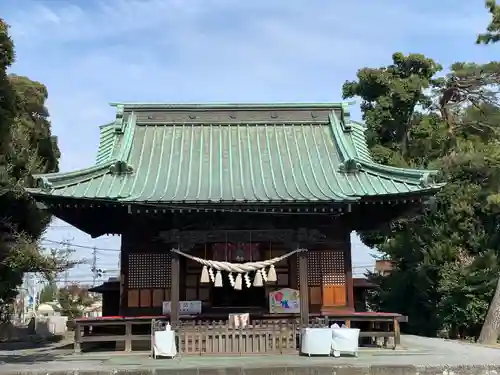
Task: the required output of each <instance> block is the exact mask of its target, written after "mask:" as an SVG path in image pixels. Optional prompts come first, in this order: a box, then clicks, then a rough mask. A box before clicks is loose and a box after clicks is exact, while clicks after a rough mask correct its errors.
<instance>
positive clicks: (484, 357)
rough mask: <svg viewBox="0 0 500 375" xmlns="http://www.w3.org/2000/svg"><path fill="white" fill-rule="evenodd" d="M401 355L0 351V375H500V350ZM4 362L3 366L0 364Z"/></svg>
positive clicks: (438, 347)
mask: <svg viewBox="0 0 500 375" xmlns="http://www.w3.org/2000/svg"><path fill="white" fill-rule="evenodd" d="M402 344H403V345H402V347H403V348H402V349H400V350H395V351H393V350H388V349H385V350H380V349H366V350H362V351H360V354H359V357H358V358H353V357H341V358H333V357H311V358H309V357H300V356H265V355H264V356H241V357H240V356H233V357H182V358H176V359H173V360H172V359H156V360H152V359H150V358H148V355H147V354H144V353H143V354H119V353H116V354H115V353H95V354H93V353H92V354H91V353H89V354H82V355H73V354H70V352H69V351H64V350H60V351H54V350H46V351H43V350H39V351H36V352H31V353H29V352H10V353H4V352H1V351H0V375H10V374H20V373H22V374H42V373H43V374H44V375H49V374H51V375H52V374H53V375H63V374H72V375H77V374H82V375H107V374H110V375H111V374H113V375H119V374H120V375H121V374H123V375H125V374H129V375H180V374H182V375H190V374H197V375H198V374H199V375H209V374H217V375H226V374H227V375H236V374H238V375H243V374H245V375H246V374H252V375H253V374H255V375H268V374H269V375H282V374H284V375H285V374H286V375H299V374H300V375H306V374H307V375H326V374H328V375H364V374H367V375H368V374H369V375H417V374H418V375H427V374H428V375H431V374H432V375H438V374H439V375H469V374H470V375H500V348H487V347H482V346H479V345H474V344H467V343H461V342H454V341H446V340H441V339H429V338H423V337H416V336H403V337H402ZM2 361H3V363H2Z"/></svg>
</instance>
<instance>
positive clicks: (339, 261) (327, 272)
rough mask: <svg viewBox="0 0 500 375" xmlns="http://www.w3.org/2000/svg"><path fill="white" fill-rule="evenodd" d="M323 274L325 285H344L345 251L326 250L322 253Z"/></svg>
mask: <svg viewBox="0 0 500 375" xmlns="http://www.w3.org/2000/svg"><path fill="white" fill-rule="evenodd" d="M321 274H322V280H323V285H344V284H345V270H344V252H342V251H324V252H322V253H321Z"/></svg>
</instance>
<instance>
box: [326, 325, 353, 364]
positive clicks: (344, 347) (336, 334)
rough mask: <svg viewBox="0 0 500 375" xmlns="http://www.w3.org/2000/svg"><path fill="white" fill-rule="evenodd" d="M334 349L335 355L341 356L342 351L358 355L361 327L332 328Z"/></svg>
mask: <svg viewBox="0 0 500 375" xmlns="http://www.w3.org/2000/svg"><path fill="white" fill-rule="evenodd" d="M331 330H332V351H333V356H334V357H340V354H341V353H349V354H352V355H354V356H355V357H357V356H358V350H359V329H358V328H331Z"/></svg>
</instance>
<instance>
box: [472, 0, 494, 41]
mask: <svg viewBox="0 0 500 375" xmlns="http://www.w3.org/2000/svg"><path fill="white" fill-rule="evenodd" d="M485 5H486V8H487V9H488V11H489V12H490V15H491V20H490V23H489V24H488V26H487V28H486V32H485V33H483V34H479V35H478V36H477V39H476V44H489V43H496V42H498V41H499V40H500V6H499V5H498V4H497V2H496V1H495V0H486V1H485Z"/></svg>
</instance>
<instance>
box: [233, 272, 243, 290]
mask: <svg viewBox="0 0 500 375" xmlns="http://www.w3.org/2000/svg"><path fill="white" fill-rule="evenodd" d="M234 289H235V290H241V289H242V285H241V273H239V274H237V275H236V281H235V282H234Z"/></svg>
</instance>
